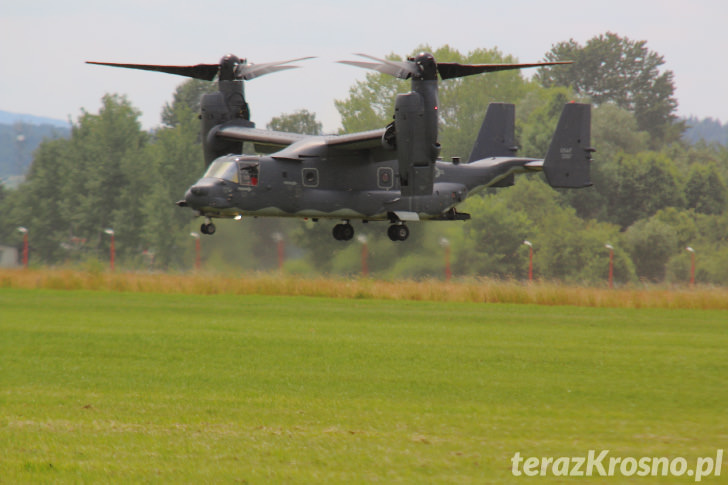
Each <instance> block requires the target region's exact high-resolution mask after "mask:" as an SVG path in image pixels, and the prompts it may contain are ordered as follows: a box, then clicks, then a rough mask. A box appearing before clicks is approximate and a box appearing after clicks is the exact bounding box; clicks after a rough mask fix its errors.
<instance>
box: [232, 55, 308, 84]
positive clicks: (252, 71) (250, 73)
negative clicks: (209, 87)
mask: <svg viewBox="0 0 728 485" xmlns="http://www.w3.org/2000/svg"><path fill="white" fill-rule="evenodd" d="M308 59H314V57H299V58H298V59H289V60H287V61H278V62H266V63H263V64H241V65H240V66H238V69H237V71H236V72H235V75H236V77H237V78H242V79H245V80H246V81H250V80H251V79H255V78H256V77H260V76H263V75H265V74H270V73H272V72H277V71H284V70H286V69H297V68H298V66H284V65H283V64H288V63H289V62H296V61H305V60H308Z"/></svg>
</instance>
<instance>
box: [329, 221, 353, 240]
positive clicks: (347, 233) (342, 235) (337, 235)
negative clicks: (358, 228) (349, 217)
mask: <svg viewBox="0 0 728 485" xmlns="http://www.w3.org/2000/svg"><path fill="white" fill-rule="evenodd" d="M333 233H334V239H336V240H337V241H351V239H352V238H353V237H354V227H353V226H352V225H351V224H349V221H344V223H343V224H336V225H335V226H334V231H333Z"/></svg>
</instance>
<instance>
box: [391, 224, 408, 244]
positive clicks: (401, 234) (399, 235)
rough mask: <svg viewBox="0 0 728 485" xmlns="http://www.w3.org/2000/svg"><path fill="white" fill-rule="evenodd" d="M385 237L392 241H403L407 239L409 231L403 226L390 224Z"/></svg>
mask: <svg viewBox="0 0 728 485" xmlns="http://www.w3.org/2000/svg"><path fill="white" fill-rule="evenodd" d="M387 236H389V239H391V240H392V241H404V240H406V239H407V238H408V237H409V229H408V228H407V226H405V225H404V224H392V225H391V226H389V229H387Z"/></svg>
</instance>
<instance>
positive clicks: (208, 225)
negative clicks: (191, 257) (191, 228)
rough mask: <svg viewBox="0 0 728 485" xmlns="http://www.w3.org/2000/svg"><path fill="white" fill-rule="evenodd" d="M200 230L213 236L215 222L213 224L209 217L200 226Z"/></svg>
mask: <svg viewBox="0 0 728 485" xmlns="http://www.w3.org/2000/svg"><path fill="white" fill-rule="evenodd" d="M200 232H201V233H202V234H207V235H208V236H212V235H213V234H215V224H213V223H212V221H211V220H209V219H207V220H206V221H205V222H203V223H202V225H201V226H200Z"/></svg>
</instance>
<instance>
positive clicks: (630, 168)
mask: <svg viewBox="0 0 728 485" xmlns="http://www.w3.org/2000/svg"><path fill="white" fill-rule="evenodd" d="M615 165H616V166H615V167H612V169H613V170H615V173H614V174H613V177H614V184H613V185H611V186H609V187H605V194H606V196H607V199H608V217H609V220H610V221H611V222H615V223H617V224H619V225H620V226H622V227H623V228H626V227H628V226H630V225H632V224H633V223H634V222H635V221H637V220H639V219H645V218H648V217H651V216H652V215H654V214H655V213H656V212H657V211H658V210H660V209H664V208H666V207H677V208H681V207H684V206H685V198H684V194H683V189H682V183H681V181H680V178H679V175H678V173H677V169H676V168H675V164H674V162H673V161H672V160H671V159H670V158H668V157H667V156H666V155H664V154H662V153H658V152H640V153H638V154H637V155H632V156H629V155H626V154H624V155H622V156H621V157H620V159H619V160H618V161H617V163H616V164H615Z"/></svg>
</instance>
